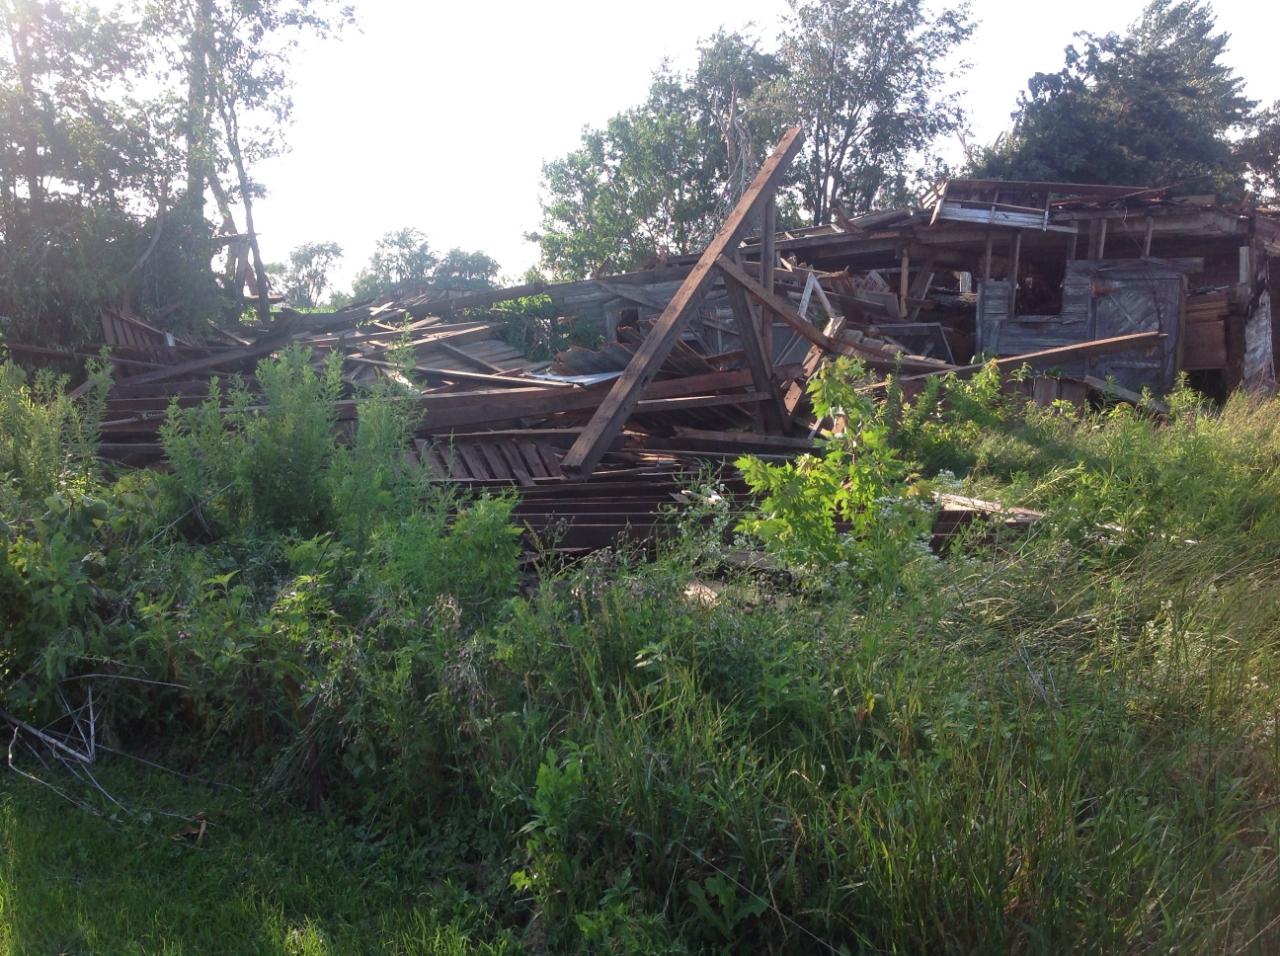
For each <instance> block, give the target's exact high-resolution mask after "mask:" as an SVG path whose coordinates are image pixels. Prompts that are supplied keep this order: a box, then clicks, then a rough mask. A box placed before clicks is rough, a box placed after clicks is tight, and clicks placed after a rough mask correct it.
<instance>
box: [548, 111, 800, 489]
mask: <svg viewBox="0 0 1280 956" xmlns="http://www.w3.org/2000/svg"><path fill="white" fill-rule="evenodd" d="M802 142H803V137H802V135H801V133H800V128H799V127H798V126H796V127H792V128H791V129H789V130H787V132H786V134H785V135H784V136H783V137H782V140H781V141H780V142H779V143H778V145H777V147H776V148H775V149H774V151H773V155H771V156H770V157H769V159H768V160H767V161H766V162H765V164H764V166H763V167H761V169H760V172H759V173H757V174H756V178H755V179H754V180H753V181H752V183H751V185H750V186H749V187H748V188H747V191H746V192H745V193H743V195H742V199H740V200H739V201H738V204H737V206H735V207H734V210H733V212H732V213H731V214H730V215H729V218H728V219H727V220H726V221H725V224H724V225H723V226H722V227H721V228H720V231H719V232H718V233H717V234H716V237H715V238H714V239H712V240H711V244H710V245H708V246H707V249H706V251H705V252H704V253H703V254H702V257H701V258H700V259H699V260H698V264H697V265H696V266H694V268H693V271H692V272H691V273H689V277H688V278H687V279H685V280H684V282H683V283H682V284H681V286H680V288H679V289H678V290H677V291H676V294H675V295H674V296H673V297H672V299H671V302H670V303H669V304H668V305H667V307H666V309H664V310H663V313H662V315H661V316H660V317H659V318H658V320H657V322H656V323H655V324H654V327H653V330H652V331H651V332H650V333H649V335H648V336H647V337H646V338H645V340H644V342H643V343H642V344H641V346H640V348H638V349H637V350H636V353H635V355H634V357H633V358H632V359H631V362H630V363H629V364H628V365H627V368H626V370H625V371H624V372H623V373H622V375H621V377H619V378H618V380H617V381H616V382H615V383H614V386H613V388H612V390H611V391H610V392H609V395H608V397H607V398H606V399H605V400H604V402H603V403H602V404H601V405H600V407H599V408H598V409H596V413H595V414H594V415H593V416H592V417H591V421H590V422H588V423H587V426H586V427H585V428H584V429H583V430H582V433H581V434H580V435H579V436H578V440H577V441H575V442H574V444H573V447H572V448H571V449H569V453H568V454H567V455H566V456H565V459H564V462H563V466H562V467H563V468H564V471H565V473H566V474H567V475H569V476H570V477H573V478H576V479H578V480H583V479H585V478H586V477H587V476H588V475H590V474H591V472H592V471H593V470H594V469H595V467H596V465H597V464H598V463H599V461H600V459H601V457H602V456H603V455H604V453H605V452H606V451H607V450H608V448H609V445H610V443H611V442H612V441H613V439H614V436H615V435H617V434H618V433H619V432H620V431H621V430H622V426H623V425H624V424H625V423H626V420H627V418H628V417H629V416H630V415H631V413H632V411H633V410H634V409H635V407H636V403H637V402H638V401H640V397H641V396H642V395H643V394H644V390H645V388H646V387H647V386H648V384H649V383H650V382H651V381H652V380H653V377H654V376H655V375H657V373H658V369H659V368H661V366H662V363H663V361H664V360H665V359H666V357H667V355H668V354H669V353H670V352H671V349H672V347H673V346H674V345H675V343H676V340H677V339H678V338H679V337H680V333H681V332H683V331H684V327H685V326H686V325H688V323H689V320H690V318H692V317H693V314H694V311H695V310H696V309H697V307H698V305H699V303H701V301H702V299H703V298H704V297H705V295H706V293H707V290H708V289H709V288H710V287H711V284H712V282H713V281H715V264H716V261H717V260H718V259H720V258H721V256H723V255H725V254H726V253H732V252H733V250H734V249H736V248H737V246H738V244H739V243H740V242H741V241H742V239H743V238H744V237H745V236H746V234H747V230H748V229H749V228H750V226H751V224H752V222H753V221H754V220H755V219H756V218H757V217H758V216H759V215H760V213H761V212H762V211H763V209H764V206H765V204H766V203H767V202H768V201H769V200H770V199H771V198H773V194H774V192H775V191H776V190H777V188H778V185H779V184H780V183H781V182H782V177H783V174H784V173H785V172H786V170H787V167H788V166H790V165H791V160H792V159H794V158H795V155H796V153H798V152H799V151H800V146H801V144H802Z"/></svg>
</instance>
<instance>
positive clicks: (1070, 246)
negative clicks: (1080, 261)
mask: <svg viewBox="0 0 1280 956" xmlns="http://www.w3.org/2000/svg"><path fill="white" fill-rule="evenodd" d="M1079 244H1080V225H1079V223H1077V224H1076V231H1075V232H1073V233H1072V234H1071V235H1069V236H1067V261H1068V262H1074V261H1075V258H1076V246H1078V245H1079Z"/></svg>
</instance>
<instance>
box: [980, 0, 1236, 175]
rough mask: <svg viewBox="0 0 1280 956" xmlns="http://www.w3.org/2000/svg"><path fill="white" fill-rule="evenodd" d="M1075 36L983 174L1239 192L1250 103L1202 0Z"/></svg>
mask: <svg viewBox="0 0 1280 956" xmlns="http://www.w3.org/2000/svg"><path fill="white" fill-rule="evenodd" d="M1076 36H1077V37H1078V38H1079V43H1077V44H1073V45H1071V46H1069V47H1067V49H1066V62H1065V65H1064V66H1063V67H1062V69H1061V70H1059V71H1058V72H1056V73H1037V74H1035V75H1034V76H1033V77H1031V79H1030V81H1029V83H1028V87H1027V90H1026V91H1025V92H1024V93H1023V94H1022V95H1021V97H1020V100H1019V104H1018V110H1017V112H1016V113H1015V114H1014V124H1013V129H1012V131H1011V132H1010V134H1009V135H1008V137H1007V138H1006V139H1005V141H1004V142H1003V143H1002V144H1001V145H1000V146H998V147H997V148H995V149H990V150H987V151H986V152H985V153H984V154H983V155H982V156H981V157H980V158H978V161H977V162H976V164H975V170H974V171H975V172H976V173H977V174H978V175H981V176H985V177H990V178H997V179H1031V180H1050V181H1056V182H1082V183H1111V184H1116V185H1131V186H1168V185H1173V184H1178V183H1186V184H1187V187H1188V189H1189V191H1192V192H1211V191H1214V190H1216V191H1218V192H1222V193H1225V194H1227V195H1232V196H1237V197H1238V196H1239V195H1240V193H1241V192H1242V191H1243V175H1244V172H1245V158H1244V156H1243V155H1242V154H1241V153H1240V151H1239V150H1237V148H1236V145H1235V141H1236V140H1237V139H1238V138H1239V134H1241V133H1242V132H1244V131H1246V130H1247V129H1248V128H1249V127H1250V126H1251V124H1252V121H1253V117H1252V111H1253V108H1254V106H1255V105H1256V104H1255V103H1254V102H1252V101H1250V100H1249V99H1247V98H1246V97H1245V96H1244V93H1243V89H1244V81H1243V80H1242V79H1240V77H1238V76H1236V75H1235V73H1234V72H1233V71H1232V70H1231V68H1230V67H1229V66H1227V65H1226V64H1225V63H1223V62H1222V54H1223V52H1224V51H1225V50H1226V47H1227V43H1228V41H1229V39H1230V37H1229V35H1228V34H1226V33H1222V32H1218V31H1217V25H1216V21H1215V18H1214V16H1213V10H1212V7H1211V6H1210V5H1209V4H1208V3H1206V2H1203V0H1154V2H1152V3H1150V4H1149V5H1148V6H1147V7H1146V8H1145V9H1144V10H1143V12H1142V15H1141V16H1140V17H1139V18H1138V19H1137V20H1136V21H1135V22H1134V23H1133V24H1132V25H1131V26H1130V27H1129V28H1128V30H1127V31H1126V32H1125V33H1124V34H1123V35H1120V34H1115V33H1109V34H1106V35H1104V36H1098V35H1095V34H1092V33H1078V34H1076Z"/></svg>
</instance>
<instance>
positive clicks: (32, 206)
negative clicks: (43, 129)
mask: <svg viewBox="0 0 1280 956" xmlns="http://www.w3.org/2000/svg"><path fill="white" fill-rule="evenodd" d="M36 15H37V10H36V8H35V6H34V4H30V3H23V4H20V5H19V6H18V32H17V35H16V36H15V37H14V38H13V58H14V65H15V66H16V67H17V71H18V82H19V83H20V84H21V85H22V126H23V147H22V152H23V156H22V170H23V175H24V176H25V177H26V180H27V197H28V198H27V204H28V213H29V216H30V220H31V225H32V227H33V228H36V229H38V228H39V227H40V226H41V225H42V224H43V221H44V183H43V181H42V180H41V176H40V121H39V119H38V118H37V116H36V94H35V78H34V76H33V75H32V70H31V18H32V17H33V16H36Z"/></svg>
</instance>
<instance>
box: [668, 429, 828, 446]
mask: <svg viewBox="0 0 1280 956" xmlns="http://www.w3.org/2000/svg"><path fill="white" fill-rule="evenodd" d="M675 431H676V437H678V438H694V439H698V440H701V441H712V442H726V443H730V444H741V445H745V446H754V447H757V448H759V447H765V448H793V449H796V450H797V451H812V450H813V448H814V447H815V446H814V444H813V441H812V440H811V439H808V438H787V437H784V436H782V435H752V434H750V433H748V432H717V431H708V430H707V429H705V428H684V427H681V426H677V427H676V430H675Z"/></svg>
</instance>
